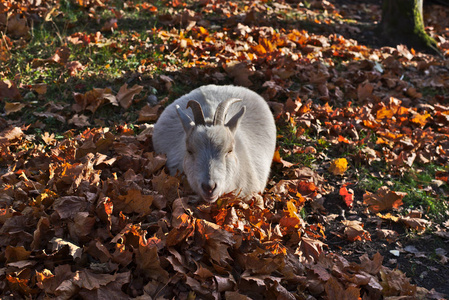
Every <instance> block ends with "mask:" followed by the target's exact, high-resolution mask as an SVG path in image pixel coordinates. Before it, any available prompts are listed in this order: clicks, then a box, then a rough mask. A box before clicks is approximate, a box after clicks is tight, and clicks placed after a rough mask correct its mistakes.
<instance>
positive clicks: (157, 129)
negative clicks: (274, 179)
mask: <svg viewBox="0 0 449 300" xmlns="http://www.w3.org/2000/svg"><path fill="white" fill-rule="evenodd" d="M229 98H238V99H241V100H242V101H241V102H236V103H234V104H232V105H231V106H230V107H229V109H228V111H227V114H226V119H225V123H226V122H227V121H228V120H229V119H230V118H231V117H232V116H233V115H235V114H236V113H237V112H238V111H239V110H240V109H241V107H242V106H246V112H245V115H244V116H243V118H242V119H241V122H240V124H239V126H238V129H237V131H236V134H235V136H236V143H237V142H239V143H241V144H243V146H242V147H243V148H244V149H246V151H245V152H246V153H245V155H244V156H246V157H247V159H248V160H250V161H247V162H246V161H245V162H243V163H244V164H248V165H249V166H251V167H252V168H253V169H254V171H255V172H256V173H257V177H259V180H260V181H261V182H263V186H265V183H266V180H267V179H268V175H269V172H270V166H271V161H272V158H273V153H274V149H275V144H276V126H275V123H274V119H273V115H272V113H271V111H270V109H269V107H268V104H267V103H266V101H265V100H264V99H263V98H262V97H261V96H260V95H258V94H257V93H255V92H253V91H251V90H249V89H247V88H244V87H238V86H232V85H226V86H217V85H207V86H202V87H200V88H197V89H195V90H193V91H192V92H190V93H188V94H186V95H184V96H182V97H180V98H178V99H177V100H175V101H174V102H173V103H172V104H170V105H169V106H168V107H167V108H166V109H165V110H164V112H163V113H162V115H161V116H160V118H159V120H158V121H157V123H156V124H155V126H154V133H153V145H154V149H155V151H156V152H157V153H165V154H166V155H167V167H168V168H169V170H170V173H171V174H175V173H176V170H179V171H183V159H184V155H185V132H184V129H183V127H182V124H181V121H180V119H179V118H178V115H177V112H176V105H179V106H180V108H181V109H182V110H183V111H184V112H185V114H187V115H189V116H190V117H191V119H192V120H193V114H192V111H191V109H190V108H189V109H186V106H187V102H188V101H190V100H196V101H197V102H198V103H200V105H201V107H202V109H203V113H204V117H205V118H206V119H213V117H214V113H215V110H216V108H217V106H218V104H219V103H220V102H222V101H224V100H226V99H229ZM241 163H242V162H241Z"/></svg>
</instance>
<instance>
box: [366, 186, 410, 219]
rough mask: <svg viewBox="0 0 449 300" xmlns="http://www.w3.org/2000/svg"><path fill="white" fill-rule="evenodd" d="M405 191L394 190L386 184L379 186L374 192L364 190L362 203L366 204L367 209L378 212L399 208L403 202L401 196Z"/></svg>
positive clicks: (402, 196) (404, 194)
mask: <svg viewBox="0 0 449 300" xmlns="http://www.w3.org/2000/svg"><path fill="white" fill-rule="evenodd" d="M406 195H407V193H403V192H394V191H390V189H389V188H388V187H386V186H383V187H380V188H379V189H378V190H377V193H376V194H372V193H370V192H368V191H367V192H365V194H364V195H363V204H366V205H368V209H369V210H370V211H372V212H375V213H377V212H380V211H384V210H387V209H391V208H399V207H400V206H401V205H402V204H403V202H402V198H404V196H406Z"/></svg>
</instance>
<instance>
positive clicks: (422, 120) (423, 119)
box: [410, 113, 430, 127]
mask: <svg viewBox="0 0 449 300" xmlns="http://www.w3.org/2000/svg"><path fill="white" fill-rule="evenodd" d="M428 117H430V114H427V113H426V114H423V115H420V114H416V115H414V116H413V118H411V119H410V121H411V122H413V123H415V124H418V125H421V127H424V126H425V125H426V123H427V118H428Z"/></svg>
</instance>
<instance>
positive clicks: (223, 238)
mask: <svg viewBox="0 0 449 300" xmlns="http://www.w3.org/2000/svg"><path fill="white" fill-rule="evenodd" d="M195 227H196V231H197V232H198V233H199V235H200V236H201V237H202V239H204V243H205V245H204V248H205V250H206V252H207V253H208V254H209V255H210V257H211V258H212V260H214V261H215V262H217V263H219V264H220V265H227V264H228V263H229V262H230V261H232V259H231V257H230V256H229V253H228V248H229V247H230V246H232V245H234V244H235V242H236V241H235V239H234V237H233V234H232V233H230V232H228V231H226V230H223V229H221V228H220V226H218V225H216V224H214V223H211V222H208V221H206V220H201V219H197V220H196V226H195Z"/></svg>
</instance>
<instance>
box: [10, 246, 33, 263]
mask: <svg viewBox="0 0 449 300" xmlns="http://www.w3.org/2000/svg"><path fill="white" fill-rule="evenodd" d="M30 254H31V251H27V250H25V248H24V247H23V246H19V247H11V246H6V250H5V258H6V262H7V263H11V262H16V261H21V260H26V259H28V258H29V257H30Z"/></svg>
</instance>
